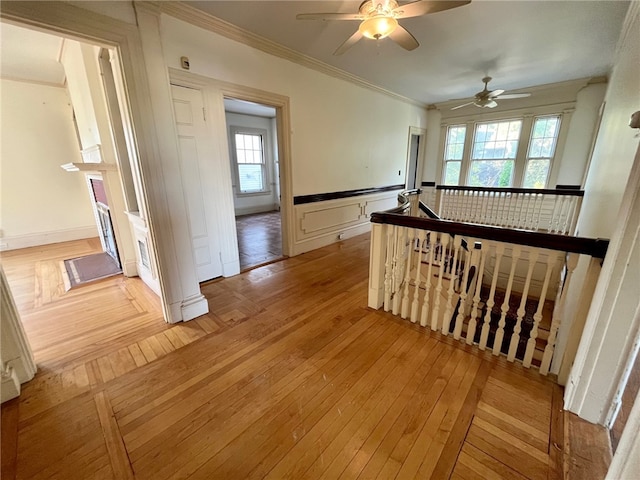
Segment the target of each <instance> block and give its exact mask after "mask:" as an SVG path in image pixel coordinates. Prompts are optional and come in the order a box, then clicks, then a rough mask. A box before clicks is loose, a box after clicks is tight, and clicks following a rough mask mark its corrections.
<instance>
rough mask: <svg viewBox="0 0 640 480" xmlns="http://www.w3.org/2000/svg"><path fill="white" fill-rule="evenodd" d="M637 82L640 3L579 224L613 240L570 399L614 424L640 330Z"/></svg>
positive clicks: (634, 8)
mask: <svg viewBox="0 0 640 480" xmlns="http://www.w3.org/2000/svg"><path fill="white" fill-rule="evenodd" d="M639 78H640V4H639V3H638V2H633V3H632V4H631V6H630V9H629V12H628V14H627V19H626V21H625V28H624V29H623V32H622V34H621V38H620V43H619V46H618V51H617V54H616V60H615V64H614V68H613V72H612V75H611V78H610V82H609V87H608V89H607V94H606V96H605V101H606V107H605V110H604V113H603V117H602V123H601V127H600V132H599V134H598V137H597V140H596V144H595V148H594V153H593V158H592V160H591V166H590V169H589V173H588V175H587V181H586V188H585V198H584V204H583V207H582V210H581V213H580V218H579V222H578V228H579V231H580V234H581V235H585V236H592V237H604V238H611V243H610V246H609V251H608V252H607V256H606V258H605V261H604V264H603V267H602V273H601V275H600V278H599V280H598V284H597V286H596V291H595V293H594V297H593V301H592V303H591V308H590V310H589V314H588V317H587V321H586V325H585V329H584V334H583V336H582V340H581V343H580V347H579V349H578V353H577V355H576V359H575V363H574V367H573V369H572V371H571V375H570V378H569V380H570V381H569V384H568V385H567V391H566V398H565V404H566V405H567V408H568V409H570V410H571V411H572V412H575V413H577V414H578V415H580V416H581V417H582V418H585V419H587V420H589V421H592V422H598V423H605V422H609V421H611V420H613V417H612V415H611V414H610V413H611V412H610V408H611V405H612V401H613V399H614V396H615V392H616V390H617V389H618V387H619V386H620V385H619V381H620V379H621V376H622V370H623V369H624V366H625V364H626V362H627V360H628V356H629V351H630V349H631V345H632V343H633V341H634V340H635V339H636V338H637V335H638V329H639V328H640V325H638V322H640V315H638V312H639V311H640V296H639V295H638V282H640V280H639V278H638V272H639V271H640V264H639V263H640V247H639V246H638V245H639V243H638V242H639V241H640V238H638V236H639V232H640V220H639V219H640V194H639V192H640V149H639V140H638V135H637V130H636V131H633V130H631V129H630V128H629V126H628V122H629V117H630V115H631V114H632V113H633V112H634V111H636V110H637V109H638V108H640V88H638V85H639V84H638V79H639ZM634 162H635V163H634ZM624 185H626V189H624V188H623V186H624ZM634 312H635V314H634ZM622 386H623V385H622Z"/></svg>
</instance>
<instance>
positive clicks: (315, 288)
mask: <svg viewBox="0 0 640 480" xmlns="http://www.w3.org/2000/svg"><path fill="white" fill-rule="evenodd" d="M100 248H101V247H100V243H99V240H98V239H92V240H89V241H87V240H82V241H77V242H66V243H65V244H61V245H51V246H45V247H38V248H34V249H25V251H23V252H15V251H14V252H3V267H4V268H5V272H7V277H8V279H9V282H10V285H11V287H12V291H13V292H14V294H15V296H16V302H17V304H18V308H19V309H20V312H21V315H22V319H23V322H24V324H25V330H26V331H27V335H28V336H29V338H30V339H33V341H32V345H33V346H34V351H35V354H36V360H37V362H38V364H39V367H40V369H39V372H38V375H37V376H36V378H35V379H34V380H33V381H32V382H29V383H28V384H26V385H25V386H24V389H23V396H22V398H21V401H20V409H19V411H18V417H19V418H18V423H17V427H16V428H17V444H16V445H17V447H16V456H15V471H16V477H17V478H19V479H22V478H29V479H45V478H46V479H51V478H64V479H72V478H83V479H84V478H87V479H89V478H91V479H100V478H104V479H110V480H112V479H114V478H132V475H133V473H134V472H135V474H136V477H135V478H143V479H147V478H148V479H154V480H166V479H170V478H190V479H191V480H196V479H206V480H209V479H216V478H225V479H227V478H229V479H235V478H242V479H243V480H244V479H263V478H265V477H269V476H270V478H274V479H276V478H277V479H278V480H280V478H282V479H284V478H296V479H298V478H300V479H301V478H324V479H327V480H329V479H331V480H333V479H337V478H342V479H354V478H362V479H365V478H369V479H370V478H381V479H384V480H388V479H391V478H397V479H400V480H404V478H407V479H409V478H429V477H430V478H433V479H439V478H443V479H444V478H455V479H460V478H509V479H512V478H513V479H516V480H521V479H522V478H528V479H529V480H536V479H537V478H542V477H543V476H547V477H548V478H554V479H556V478H558V476H557V475H556V476H553V475H554V471H553V469H554V468H555V467H554V465H557V464H558V463H562V460H561V455H562V453H563V452H554V451H553V448H554V447H553V444H554V440H553V439H554V438H561V435H560V434H559V432H560V430H561V429H562V425H561V424H560V423H559V420H558V415H557V413H559V412H560V409H559V408H560V407H561V396H562V395H561V389H559V388H556V389H555V390H554V386H553V384H552V382H551V381H550V380H549V379H548V378H545V377H542V376H540V375H539V374H537V373H536V372H535V371H530V370H528V369H524V368H522V366H521V365H519V364H511V363H509V362H507V361H506V360H504V358H496V357H493V356H491V355H486V354H483V353H482V352H478V351H477V348H476V347H471V346H468V345H465V344H461V343H459V342H456V341H455V340H453V339H451V338H449V337H444V336H442V335H441V334H440V333H439V332H432V331H431V330H430V329H429V328H421V327H419V326H417V325H414V324H412V323H410V322H408V321H405V320H402V319H399V318H398V317H396V316H394V315H392V314H390V313H386V312H382V311H374V310H371V309H368V308H367V306H366V305H367V284H368V257H369V238H368V236H366V235H365V236H361V237H355V238H352V239H349V240H347V241H345V242H341V243H340V244H339V245H337V244H336V245H330V246H328V247H325V248H322V249H318V250H316V251H312V252H309V253H307V254H303V255H299V256H297V257H295V258H291V259H287V260H284V261H282V262H279V263H276V264H271V265H268V266H265V267H261V268H258V269H255V270H251V271H249V272H246V273H244V274H241V275H237V276H235V277H230V278H225V279H220V280H218V281H215V282H210V283H207V284H204V285H202V292H203V293H204V294H205V295H206V297H207V300H208V302H209V305H210V309H211V312H210V313H209V314H207V315H206V316H203V317H200V318H198V319H195V320H194V321H191V322H187V323H184V324H179V325H168V324H166V323H164V321H163V319H162V310H161V306H160V302H159V299H158V297H157V296H156V295H155V294H154V293H153V292H152V291H151V290H150V289H148V288H147V287H146V286H145V285H144V284H143V283H142V282H141V281H140V280H139V279H133V278H132V279H129V278H125V277H122V276H120V277H114V278H110V279H106V280H104V281H101V282H96V283H95V284H89V285H86V286H84V287H82V288H76V289H72V290H70V291H69V292H66V293H65V292H62V290H61V288H60V286H61V284H60V282H59V279H60V278H61V277H60V274H59V267H57V266H56V265H58V264H59V262H60V261H61V260H63V259H64V258H72V257H74V256H82V255H85V254H89V253H93V251H92V250H98V251H99V250H100ZM5 253H7V256H6V257H5V256H4V254H5ZM223 320H224V321H223ZM225 321H226V322H227V323H225ZM489 366H490V367H491V369H490V370H488V369H489ZM487 372H489V373H488V376H487ZM483 384H484V388H482V385H483ZM560 417H562V415H560ZM469 424H471V426H470V427H469V428H468V430H466V429H467V427H468V426H469ZM554 432H555V433H554ZM550 436H551V442H550V441H549V438H550ZM2 440H3V448H5V445H4V440H5V439H4V437H3V439H2ZM463 440H464V441H463ZM554 455H555V456H554ZM454 462H455V463H454ZM3 475H4V472H3ZM574 478H575V477H574Z"/></svg>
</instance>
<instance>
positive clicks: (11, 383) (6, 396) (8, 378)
mask: <svg viewBox="0 0 640 480" xmlns="http://www.w3.org/2000/svg"><path fill="white" fill-rule="evenodd" d="M0 388H1V390H0V402H1V403H4V402H6V401H7V400H11V399H12V398H16V397H18V396H20V380H18V376H17V375H16V372H15V370H13V369H12V368H10V369H9V370H8V371H7V372H2V385H0Z"/></svg>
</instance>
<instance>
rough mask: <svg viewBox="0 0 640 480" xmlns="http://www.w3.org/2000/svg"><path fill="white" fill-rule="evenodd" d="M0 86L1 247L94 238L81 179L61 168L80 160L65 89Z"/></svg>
mask: <svg viewBox="0 0 640 480" xmlns="http://www.w3.org/2000/svg"><path fill="white" fill-rule="evenodd" d="M1 86H2V94H1V95H2V97H1V98H2V109H1V119H2V123H1V125H0V135H1V137H0V138H1V140H2V141H1V150H0V153H1V155H0V157H1V160H0V161H1V162H2V163H1V167H0V171H1V175H2V180H1V186H2V215H1V216H0V228H1V229H2V233H3V237H4V238H3V239H1V240H0V245H2V248H3V249H13V248H22V247H27V246H32V245H43V244H46V243H54V242H61V241H66V240H73V239H76V238H87V237H92V236H97V235H98V231H97V227H96V224H95V220H94V217H93V213H92V210H91V202H90V197H89V192H88V191H87V187H86V185H85V182H84V177H83V176H82V175H79V174H71V173H68V172H65V171H64V170H63V169H62V168H60V165H62V164H65V163H69V162H80V161H82V160H81V158H80V146H79V145H78V141H77V137H76V133H75V128H74V125H73V117H72V115H73V114H72V109H71V105H70V100H69V97H68V95H67V92H66V90H65V89H64V88H61V87H53V86H47V85H39V84H35V83H26V82H16V81H13V80H1Z"/></svg>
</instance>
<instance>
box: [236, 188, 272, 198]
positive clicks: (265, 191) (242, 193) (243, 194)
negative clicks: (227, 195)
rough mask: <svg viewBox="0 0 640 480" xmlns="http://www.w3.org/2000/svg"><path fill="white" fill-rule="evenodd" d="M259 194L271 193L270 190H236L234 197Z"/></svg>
mask: <svg viewBox="0 0 640 480" xmlns="http://www.w3.org/2000/svg"><path fill="white" fill-rule="evenodd" d="M260 195H271V190H260V191H257V192H236V197H257V196H260Z"/></svg>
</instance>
